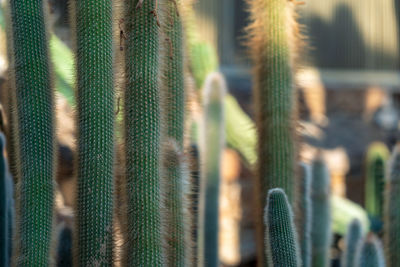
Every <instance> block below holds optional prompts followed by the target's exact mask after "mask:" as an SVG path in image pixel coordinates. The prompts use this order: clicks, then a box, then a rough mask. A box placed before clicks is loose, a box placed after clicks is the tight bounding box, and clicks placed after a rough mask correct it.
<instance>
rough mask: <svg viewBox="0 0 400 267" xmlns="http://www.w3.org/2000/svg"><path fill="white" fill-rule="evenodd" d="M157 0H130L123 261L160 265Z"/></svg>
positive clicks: (127, 54) (127, 33) (126, 263)
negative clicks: (125, 219) (125, 216)
mask: <svg viewBox="0 0 400 267" xmlns="http://www.w3.org/2000/svg"><path fill="white" fill-rule="evenodd" d="M157 2H158V1H148V0H146V1H140V0H130V1H127V2H126V7H125V9H126V12H127V16H128V17H127V19H126V20H125V22H126V29H127V32H126V36H127V40H126V51H125V54H126V58H125V62H126V85H125V105H124V107H125V110H124V115H125V147H126V151H125V153H126V155H125V158H126V183H127V184H126V186H124V188H126V190H127V194H126V196H127V203H128V204H127V205H128V214H127V224H128V225H127V233H126V238H127V244H126V246H125V251H124V255H123V265H124V266H125V265H126V266H161V265H162V262H163V260H162V249H161V247H162V245H161V232H160V229H161V216H160V211H161V210H160V202H161V199H160V184H159V183H160V173H159V169H160V167H161V166H160V165H161V162H160V131H161V119H160V88H159V84H158V80H159V72H160V67H159V56H158V55H159V52H160V51H159V29H158V23H159V22H158V17H159V16H158V12H159V11H160V9H159V7H158V6H157Z"/></svg>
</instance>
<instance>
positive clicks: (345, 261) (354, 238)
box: [341, 220, 363, 267]
mask: <svg viewBox="0 0 400 267" xmlns="http://www.w3.org/2000/svg"><path fill="white" fill-rule="evenodd" d="M362 238H363V229H362V226H361V223H360V221H359V220H353V221H352V222H351V224H350V225H349V228H348V230H347V233H346V237H345V247H344V252H343V255H342V259H341V266H342V267H353V266H356V265H355V259H356V257H355V256H356V250H357V245H358V243H359V242H360V241H361V240H362Z"/></svg>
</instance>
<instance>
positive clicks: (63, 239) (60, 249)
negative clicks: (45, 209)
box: [57, 226, 72, 267]
mask: <svg viewBox="0 0 400 267" xmlns="http://www.w3.org/2000/svg"><path fill="white" fill-rule="evenodd" d="M69 266H72V230H71V229H70V228H69V227H68V226H64V227H63V228H62V230H61V231H60V235H59V238H58V246H57V267H69Z"/></svg>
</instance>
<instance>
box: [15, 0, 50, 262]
mask: <svg viewBox="0 0 400 267" xmlns="http://www.w3.org/2000/svg"><path fill="white" fill-rule="evenodd" d="M44 7H45V1H42V0H27V1H16V0H10V1H9V10H10V13H11V16H10V19H11V23H10V25H9V26H10V29H9V32H10V33H11V34H10V37H11V40H10V45H11V47H10V48H9V51H10V54H11V55H10V56H11V57H10V58H11V66H10V73H11V76H12V77H13V78H12V87H13V90H15V97H16V98H15V107H16V114H17V115H16V121H15V122H14V123H16V124H17V126H16V128H15V129H16V131H15V132H14V134H15V135H16V138H15V140H16V149H17V150H18V152H17V154H18V160H17V169H18V170H17V181H18V184H19V185H18V187H17V196H18V198H17V199H18V202H17V206H18V213H17V215H18V224H17V227H16V229H17V234H16V235H17V246H16V253H15V255H16V257H15V262H14V264H16V265H17V266H47V265H49V264H50V255H51V244H52V227H53V208H54V201H53V197H54V186H53V184H54V174H55V169H56V168H55V160H56V156H55V133H54V108H53V89H52V82H51V80H52V79H51V78H52V73H51V70H50V67H51V64H50V60H49V50H48V38H47V37H48V35H47V31H46V24H45V17H46V16H45V10H44ZM12 101H14V100H12Z"/></svg>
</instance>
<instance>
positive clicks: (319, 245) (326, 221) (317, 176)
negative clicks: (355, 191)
mask: <svg viewBox="0 0 400 267" xmlns="http://www.w3.org/2000/svg"><path fill="white" fill-rule="evenodd" d="M311 203H312V216H311V218H312V226H311V242H312V248H311V253H312V259H311V262H312V266H313V267H327V266H329V262H330V257H329V248H330V245H331V208H330V176H329V172H328V169H327V167H326V165H325V162H324V161H323V159H322V157H321V156H320V155H318V156H317V158H316V159H315V160H314V162H313V163H312V181H311Z"/></svg>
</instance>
